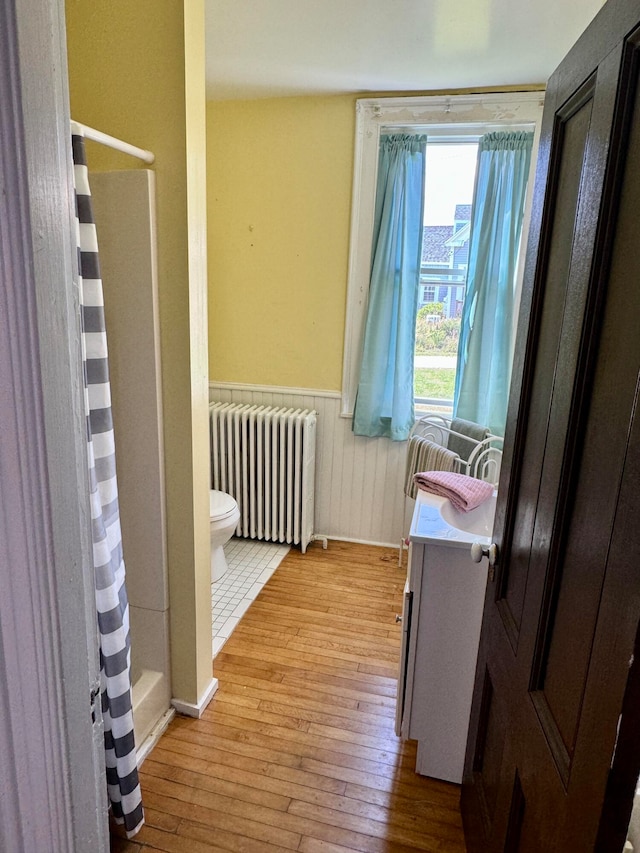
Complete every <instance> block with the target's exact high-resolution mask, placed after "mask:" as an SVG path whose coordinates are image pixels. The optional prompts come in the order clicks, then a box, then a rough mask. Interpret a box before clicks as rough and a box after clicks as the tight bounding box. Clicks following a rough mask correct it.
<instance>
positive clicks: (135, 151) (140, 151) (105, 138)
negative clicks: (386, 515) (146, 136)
mask: <svg viewBox="0 0 640 853" xmlns="http://www.w3.org/2000/svg"><path fill="white" fill-rule="evenodd" d="M75 124H77V125H78V127H80V128H82V133H83V134H84V136H85V139H91V140H92V141H93V142H99V143H100V144H101V145H108V146H109V148H115V149H116V151H122V153H123V154H131V156H132V157H137V158H138V159H139V160H144V162H145V163H153V162H154V160H155V159H156V158H155V155H154V153H153V151H146V150H145V149H144V148H138V147H137V146H136V145H130V144H129V143H128V142H123V141H122V139H116V137H115V136H109V134H108V133H103V132H102V131H101V130H94V128H92V127H87V125H86V124H80V122H75Z"/></svg>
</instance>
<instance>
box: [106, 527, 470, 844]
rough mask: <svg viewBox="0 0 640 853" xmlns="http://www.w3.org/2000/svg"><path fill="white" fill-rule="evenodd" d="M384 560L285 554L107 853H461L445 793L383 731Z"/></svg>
mask: <svg viewBox="0 0 640 853" xmlns="http://www.w3.org/2000/svg"><path fill="white" fill-rule="evenodd" d="M404 577H405V572H404V570H401V569H399V568H398V566H397V552H395V551H392V550H389V549H383V548H375V547H366V546H361V545H352V544H349V543H342V542H330V543H329V550H328V551H323V549H322V546H321V545H320V544H318V543H314V544H313V545H312V546H310V548H309V550H308V551H307V553H306V554H305V555H304V556H303V555H302V554H300V552H298V551H291V552H290V553H289V555H288V556H287V557H285V559H284V561H283V562H282V564H281V565H280V567H279V568H278V569H277V571H276V572H275V574H274V575H273V576H272V578H271V580H270V581H269V582H268V583H267V585H266V586H265V587H264V589H263V590H262V592H261V593H260V595H259V596H258V598H257V599H256V601H255V602H254V603H253V604H252V606H251V607H250V609H249V610H248V612H247V613H246V615H245V616H244V617H243V619H242V621H241V623H240V624H239V625H238V627H237V628H236V630H235V632H234V633H233V635H232V636H231V638H230V639H229V640H228V641H227V643H226V645H225V646H224V648H223V650H222V651H221V652H220V654H219V655H218V657H217V658H216V660H215V666H214V670H215V674H216V676H217V677H218V679H219V681H220V686H219V689H218V692H217V693H216V695H215V697H214V699H213V701H212V702H211V704H210V705H209V707H208V708H207V710H206V711H205V713H204V715H203V717H202V719H200V720H194V719H189V718H186V717H179V718H176V719H175V720H174V721H173V722H172V724H171V726H170V727H169V729H168V730H167V732H166V733H165V734H164V735H163V737H162V739H161V740H160V742H159V743H158V745H157V746H156V747H155V749H154V750H153V751H152V753H151V754H150V756H149V757H148V758H147V760H146V761H145V763H144V765H143V766H142V770H141V784H142V792H143V800H144V804H145V811H146V825H145V826H144V827H143V829H142V830H141V832H140V833H139V834H138V835H137V836H136V838H135V840H133V841H126V840H125V839H123V838H121V837H118V836H117V834H116V833H114V836H113V837H112V851H113V853H134V851H136V853H151V851H158V850H162V851H169V853H174V852H175V853H223V851H236V853H285V851H292V850H298V851H302V852H303V853H348V851H354V850H357V851H363V853H415V851H416V850H422V851H446V853H464V851H465V845H464V840H463V834H462V825H461V819H460V811H459V808H458V799H459V789H458V787H457V786H456V785H450V784H448V783H445V782H438V781H435V780H431V779H426V778H424V777H420V776H418V775H417V774H416V773H415V772H414V771H413V767H414V766H415V745H414V744H413V743H412V742H407V743H402V742H401V741H400V740H399V739H398V738H396V736H395V734H394V732H393V723H394V708H395V693H396V676H397V668H398V658H399V649H400V631H401V627H400V626H399V625H397V624H396V622H395V614H396V613H400V612H401V607H402V589H403V585H404Z"/></svg>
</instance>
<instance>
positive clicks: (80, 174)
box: [72, 124, 144, 837]
mask: <svg viewBox="0 0 640 853" xmlns="http://www.w3.org/2000/svg"><path fill="white" fill-rule="evenodd" d="M79 131H80V128H79V127H78V126H77V125H74V124H72V144H73V163H74V180H75V191H76V229H77V243H78V265H79V272H80V306H81V318H82V359H83V367H84V396H85V411H86V415H87V452H88V459H89V480H90V492H91V522H92V540H93V562H94V570H95V587H96V606H97V611H98V631H99V635H100V693H101V705H102V715H103V719H104V742H105V763H106V770H107V790H108V794H109V800H110V803H111V809H112V814H113V817H114V818H115V820H116V822H117V823H123V824H124V827H125V830H126V832H127V835H128V836H129V837H131V836H132V835H135V833H136V832H137V831H138V830H139V829H140V827H141V826H142V824H143V823H144V814H143V810H142V798H141V794H140V785H139V783H138V766H137V762H136V747H135V741H134V736H133V711H132V702H131V674H130V668H131V642H130V637H129V603H128V601H127V592H126V589H125V582H124V578H125V569H124V560H123V557H122V537H121V533H120V514H119V510H118V487H117V482H116V466H115V446H114V439H113V421H112V417H111V388H110V385H109V368H108V361H107V338H106V333H105V325H104V307H103V305H104V303H103V295H102V281H101V279H100V268H99V262H98V243H97V240H96V229H95V225H94V221H93V211H92V206H91V193H90V190H89V180H88V173H87V163H86V157H85V148H84V138H83V136H82V133H81V132H79Z"/></svg>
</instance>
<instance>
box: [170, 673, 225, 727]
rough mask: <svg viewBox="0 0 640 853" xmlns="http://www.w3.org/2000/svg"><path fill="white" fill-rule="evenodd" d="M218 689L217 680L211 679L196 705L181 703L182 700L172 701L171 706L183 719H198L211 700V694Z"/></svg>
mask: <svg viewBox="0 0 640 853" xmlns="http://www.w3.org/2000/svg"><path fill="white" fill-rule="evenodd" d="M217 689H218V679H217V678H212V679H211V682H210V683H209V686H208V687H207V689H206V690H205V691H204V693H203V694H202V696H201V697H200V699H199V701H198V703H197V704H195V705H194V704H193V703H192V702H183V701H182V699H172V700H171V704H172V705H173V707H174V708H175V709H176V711H177V712H178V714H183V715H184V716H185V717H195V718H196V719H200V717H201V716H202V712H203V711H204V709H205V708H206V707H207V705H208V704H209V702H211V700H212V699H213V694H214V693H215V692H216V690H217Z"/></svg>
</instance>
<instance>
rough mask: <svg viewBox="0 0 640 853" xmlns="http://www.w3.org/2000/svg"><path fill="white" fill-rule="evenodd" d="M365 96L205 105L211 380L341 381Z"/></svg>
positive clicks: (327, 384)
mask: <svg viewBox="0 0 640 853" xmlns="http://www.w3.org/2000/svg"><path fill="white" fill-rule="evenodd" d="M530 89H535V90H539V89H544V86H541V85H535V84H533V85H530V86H517V87H516V86H505V87H502V89H501V90H502V91H515V90H530ZM483 91H489V90H488V89H481V88H478V89H475V90H472V89H464V90H458V91H454V90H448V91H437V92H436V91H432V92H404V93H403V92H393V93H392V92H387V93H386V96H387V97H398V96H401V95H403V94H404V95H419V94H425V95H427V94H428V95H442V94H448V95H455V94H470V93H472V92H483ZM360 97H385V95H376V94H374V93H366V94H356V93H354V94H349V95H336V96H333V97H314V96H309V97H300V98H272V99H263V100H253V101H209V102H208V103H207V185H208V222H209V373H210V377H211V379H212V380H217V381H220V382H239V383H248V384H256V385H282V386H288V387H298V388H310V389H323V390H330V391H338V390H340V388H341V387H342V356H343V342H344V328H345V308H346V292H347V277H348V263H349V231H350V222H351V192H352V176H353V151H354V134H355V105H356V100H357V99H358V98H360Z"/></svg>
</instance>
